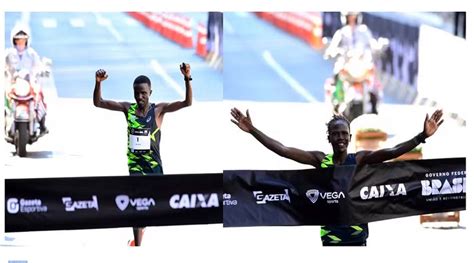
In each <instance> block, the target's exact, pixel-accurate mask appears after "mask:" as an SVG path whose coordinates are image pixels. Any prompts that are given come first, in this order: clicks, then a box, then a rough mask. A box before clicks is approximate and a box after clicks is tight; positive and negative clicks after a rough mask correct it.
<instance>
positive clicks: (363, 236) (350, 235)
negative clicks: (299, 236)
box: [321, 153, 369, 246]
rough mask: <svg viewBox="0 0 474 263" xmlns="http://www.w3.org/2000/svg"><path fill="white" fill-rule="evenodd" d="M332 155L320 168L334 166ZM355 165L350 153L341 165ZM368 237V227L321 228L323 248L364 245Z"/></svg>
mask: <svg viewBox="0 0 474 263" xmlns="http://www.w3.org/2000/svg"><path fill="white" fill-rule="evenodd" d="M332 158H333V155H332V154H327V155H326V156H325V158H324V160H323V161H322V162H321V168H327V167H330V166H334V162H333V159H332ZM354 164H356V158H355V154H353V153H350V154H348V155H347V158H346V161H345V162H344V163H343V165H354ZM368 237H369V225H368V224H361V225H326V226H321V241H322V242H323V246H331V245H339V246H350V245H355V246H357V245H365V242H366V240H367V238H368Z"/></svg>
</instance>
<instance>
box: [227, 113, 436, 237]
mask: <svg viewBox="0 0 474 263" xmlns="http://www.w3.org/2000/svg"><path fill="white" fill-rule="evenodd" d="M231 115H232V117H233V119H232V120H231V121H232V122H233V123H234V124H235V125H237V126H238V127H239V128H240V129H241V130H243V131H244V132H248V133H250V134H251V135H252V136H253V137H255V139H257V140H258V141H259V142H260V143H261V144H263V145H264V146H265V147H267V148H268V149H269V150H271V151H273V152H275V153H276V154H278V155H280V156H282V157H285V158H288V159H291V160H294V161H297V162H299V163H302V164H308V165H312V166H314V167H316V168H319V167H321V168H327V167H330V166H335V165H354V164H357V165H365V164H374V163H381V162H384V161H387V160H391V159H394V158H397V157H398V156H400V155H402V154H404V153H407V152H409V151H410V150H412V149H413V148H415V147H416V146H417V145H418V144H420V143H424V142H425V139H426V138H428V137H430V136H431V135H433V134H434V133H435V132H436V130H438V127H439V126H440V125H441V124H442V123H443V121H444V120H442V119H441V118H442V117H443V112H442V111H441V110H436V111H435V112H434V113H433V115H431V117H430V118H428V114H426V118H425V122H424V126H423V131H422V132H420V133H419V134H418V135H416V136H415V137H413V138H412V139H410V140H408V141H406V142H402V143H400V144H398V145H396V146H395V147H393V148H387V149H381V150H377V151H359V152H357V153H349V154H348V153H347V147H348V145H349V142H350V141H351V137H352V135H351V133H350V123H349V121H348V120H347V119H346V118H344V117H343V116H340V115H334V116H333V118H332V119H331V121H329V123H328V124H327V126H328V130H327V134H328V137H327V139H328V141H329V143H330V144H331V145H332V149H333V154H325V153H323V152H320V151H305V150H301V149H297V148H293V147H287V146H285V145H283V144H282V143H280V142H278V141H276V140H274V139H272V138H270V137H268V136H267V135H266V134H264V133H263V132H261V131H259V130H258V129H257V128H255V126H254V125H253V124H252V120H251V119H250V114H249V112H248V110H247V113H246V115H244V114H242V112H240V110H238V109H237V108H233V109H231ZM368 236H369V226H368V224H360V225H326V226H321V241H322V243H323V246H365V245H366V242H367V238H368Z"/></svg>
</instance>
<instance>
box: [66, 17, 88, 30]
mask: <svg viewBox="0 0 474 263" xmlns="http://www.w3.org/2000/svg"><path fill="white" fill-rule="evenodd" d="M69 24H71V26H72V27H78V28H79V27H84V26H85V24H86V23H85V22H84V20H83V19H82V18H71V19H69Z"/></svg>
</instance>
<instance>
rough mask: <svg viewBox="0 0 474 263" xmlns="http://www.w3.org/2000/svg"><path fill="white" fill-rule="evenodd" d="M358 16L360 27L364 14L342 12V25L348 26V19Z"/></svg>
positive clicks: (357, 21)
mask: <svg viewBox="0 0 474 263" xmlns="http://www.w3.org/2000/svg"><path fill="white" fill-rule="evenodd" d="M348 16H356V17H357V19H356V23H357V24H358V25H360V24H362V13H361V12H341V23H342V25H347V17H348Z"/></svg>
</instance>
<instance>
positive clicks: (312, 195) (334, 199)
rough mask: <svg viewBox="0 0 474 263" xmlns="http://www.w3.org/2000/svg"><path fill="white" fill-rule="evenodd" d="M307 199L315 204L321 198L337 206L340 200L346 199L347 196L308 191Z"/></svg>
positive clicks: (338, 193) (341, 193)
mask: <svg viewBox="0 0 474 263" xmlns="http://www.w3.org/2000/svg"><path fill="white" fill-rule="evenodd" d="M306 197H307V198H308V199H309V200H310V201H311V203H313V204H315V203H316V202H317V201H318V199H319V198H321V199H322V200H326V202H327V203H328V204H337V203H339V199H341V198H342V199H344V198H346V196H345V195H344V193H343V192H324V193H323V192H320V191H319V190H318V189H309V190H308V191H306Z"/></svg>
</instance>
